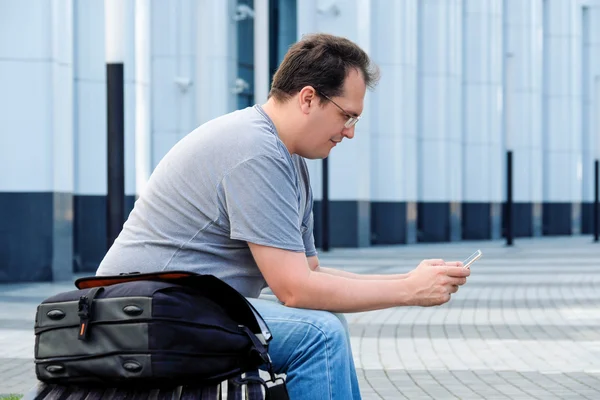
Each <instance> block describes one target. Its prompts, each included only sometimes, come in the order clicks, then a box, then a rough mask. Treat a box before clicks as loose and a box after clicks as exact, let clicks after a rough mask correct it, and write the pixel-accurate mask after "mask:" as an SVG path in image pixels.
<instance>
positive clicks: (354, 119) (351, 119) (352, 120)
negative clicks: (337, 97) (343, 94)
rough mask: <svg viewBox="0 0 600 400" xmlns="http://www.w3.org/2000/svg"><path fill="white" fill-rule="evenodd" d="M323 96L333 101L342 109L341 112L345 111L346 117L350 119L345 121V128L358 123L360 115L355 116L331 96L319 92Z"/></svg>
mask: <svg viewBox="0 0 600 400" xmlns="http://www.w3.org/2000/svg"><path fill="white" fill-rule="evenodd" d="M318 93H319V94H320V95H321V96H323V97H325V98H326V99H327V100H329V101H330V102H332V103H333V104H334V105H335V106H336V107H337V108H339V109H340V111H341V112H343V113H344V114H345V115H346V117H348V120H347V121H346V122H345V123H344V127H345V128H352V127H353V126H354V125H356V123H357V122H358V120H359V119H360V115H359V116H358V117H355V116H353V115H351V114H350V113H348V112H347V111H346V110H344V109H343V108H342V107H340V106H339V105H338V103H336V102H335V101H333V100H331V98H330V97H329V96H327V95H326V94H323V93H321V92H318Z"/></svg>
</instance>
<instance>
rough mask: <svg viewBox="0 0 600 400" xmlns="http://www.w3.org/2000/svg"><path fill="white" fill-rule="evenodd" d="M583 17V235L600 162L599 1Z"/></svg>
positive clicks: (585, 9)
mask: <svg viewBox="0 0 600 400" xmlns="http://www.w3.org/2000/svg"><path fill="white" fill-rule="evenodd" d="M581 18H582V43H583V47H582V71H583V74H582V82H581V88H582V101H583V103H582V122H581V123H582V135H583V136H582V158H581V159H582V166H581V179H582V186H583V198H582V200H583V204H582V206H581V232H582V233H584V234H591V233H593V229H594V225H593V221H594V216H593V202H594V161H595V160H597V159H600V1H598V0H594V1H589V2H587V3H586V6H585V7H583V8H582V10H581Z"/></svg>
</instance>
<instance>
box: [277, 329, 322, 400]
mask: <svg viewBox="0 0 600 400" xmlns="http://www.w3.org/2000/svg"><path fill="white" fill-rule="evenodd" d="M265 321H279V322H296V323H298V322H300V323H304V324H307V325H310V326H312V327H313V328H315V329H316V330H318V331H319V332H321V333H322V334H323V336H325V363H326V364H327V380H328V382H331V363H330V355H329V354H330V349H329V336H327V333H325V332H324V331H323V330H322V329H321V328H320V327H318V326H317V325H315V324H313V323H312V322H309V321H303V320H297V319H289V318H284V319H279V318H269V319H265ZM333 386H334V385H332V384H330V385H329V399H330V400H331V399H333Z"/></svg>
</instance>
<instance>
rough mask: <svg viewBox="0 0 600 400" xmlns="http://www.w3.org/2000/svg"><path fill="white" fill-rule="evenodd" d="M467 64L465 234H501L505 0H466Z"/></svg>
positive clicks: (475, 236) (468, 236)
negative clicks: (503, 14)
mask: <svg viewBox="0 0 600 400" xmlns="http://www.w3.org/2000/svg"><path fill="white" fill-rule="evenodd" d="M463 7H464V21H463V29H464V31H463V32H464V42H463V43H464V46H465V47H464V49H463V52H464V64H463V76H464V79H463V107H462V116H463V132H464V133H463V135H464V150H463V157H462V168H463V174H464V175H463V176H464V181H463V192H462V199H463V202H462V234H463V238H464V239H469V240H481V239H491V238H494V239H497V238H499V237H500V235H501V216H502V215H501V212H502V199H503V193H504V185H503V184H502V182H503V181H502V176H503V175H502V168H503V165H504V163H503V161H504V158H503V156H504V152H503V143H502V51H503V47H502V0H490V1H479V0H465V2H464V4H463Z"/></svg>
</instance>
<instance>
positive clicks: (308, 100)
mask: <svg viewBox="0 0 600 400" xmlns="http://www.w3.org/2000/svg"><path fill="white" fill-rule="evenodd" d="M298 105H299V106H300V110H302V112H303V113H304V114H309V113H310V111H311V109H312V108H314V107H317V106H318V105H319V96H317V91H316V90H315V88H313V87H312V86H304V87H303V88H302V90H300V92H299V93H298Z"/></svg>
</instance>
